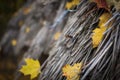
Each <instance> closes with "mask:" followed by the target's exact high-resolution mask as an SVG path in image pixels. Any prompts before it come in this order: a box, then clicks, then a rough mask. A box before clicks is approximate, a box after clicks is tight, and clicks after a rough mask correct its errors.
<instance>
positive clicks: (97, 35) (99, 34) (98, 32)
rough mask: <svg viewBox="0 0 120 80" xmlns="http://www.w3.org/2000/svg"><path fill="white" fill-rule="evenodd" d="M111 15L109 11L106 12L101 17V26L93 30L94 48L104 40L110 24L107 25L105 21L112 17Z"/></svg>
mask: <svg viewBox="0 0 120 80" xmlns="http://www.w3.org/2000/svg"><path fill="white" fill-rule="evenodd" d="M110 17H111V15H110V14H109V13H104V14H103V15H101V17H100V18H99V19H100V22H99V24H98V25H99V28H96V29H95V30H93V36H92V44H93V48H95V47H97V46H98V45H99V44H100V42H101V41H102V38H103V34H104V32H105V31H106V29H107V27H109V26H105V23H106V22H107V21H108V20H109V19H110Z"/></svg>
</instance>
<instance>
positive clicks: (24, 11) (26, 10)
mask: <svg viewBox="0 0 120 80" xmlns="http://www.w3.org/2000/svg"><path fill="white" fill-rule="evenodd" d="M30 12H31V6H30V7H25V8H23V14H24V15H27V14H29V13H30Z"/></svg>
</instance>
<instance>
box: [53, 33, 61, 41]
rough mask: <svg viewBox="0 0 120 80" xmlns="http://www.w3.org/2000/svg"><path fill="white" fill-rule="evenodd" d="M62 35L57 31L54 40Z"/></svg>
mask: <svg viewBox="0 0 120 80" xmlns="http://www.w3.org/2000/svg"><path fill="white" fill-rule="evenodd" d="M60 35H61V32H56V33H55V34H54V40H58V39H59V37H60Z"/></svg>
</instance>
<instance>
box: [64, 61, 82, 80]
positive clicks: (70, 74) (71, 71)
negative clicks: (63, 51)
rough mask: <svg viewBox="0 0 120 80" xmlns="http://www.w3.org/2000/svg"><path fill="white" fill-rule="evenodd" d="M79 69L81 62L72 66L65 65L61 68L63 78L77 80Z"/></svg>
mask: <svg viewBox="0 0 120 80" xmlns="http://www.w3.org/2000/svg"><path fill="white" fill-rule="evenodd" d="M81 69H82V62H81V63H76V64H74V65H73V66H71V65H68V64H67V65H65V66H64V67H63V68H62V71H63V76H65V77H67V80H79V78H80V73H81Z"/></svg>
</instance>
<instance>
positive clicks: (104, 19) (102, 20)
mask: <svg viewBox="0 0 120 80" xmlns="http://www.w3.org/2000/svg"><path fill="white" fill-rule="evenodd" d="M110 17H111V14H110V13H104V14H103V15H101V16H100V18H99V19H100V22H99V25H98V26H99V27H103V26H104V27H105V25H104V24H105V23H106V22H107V21H108V20H109V19H110Z"/></svg>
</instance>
